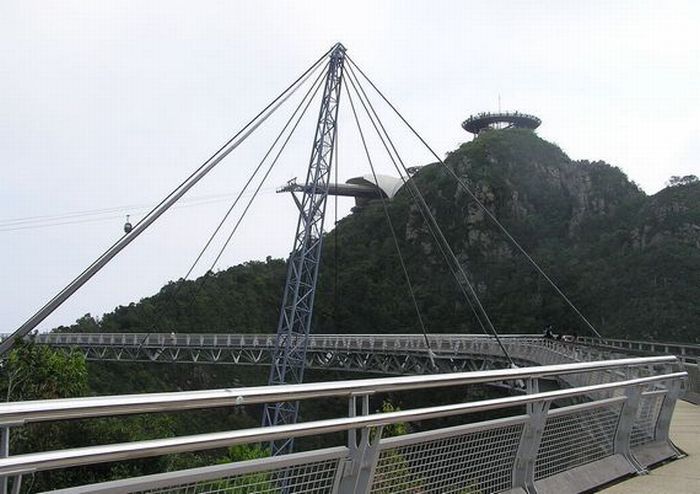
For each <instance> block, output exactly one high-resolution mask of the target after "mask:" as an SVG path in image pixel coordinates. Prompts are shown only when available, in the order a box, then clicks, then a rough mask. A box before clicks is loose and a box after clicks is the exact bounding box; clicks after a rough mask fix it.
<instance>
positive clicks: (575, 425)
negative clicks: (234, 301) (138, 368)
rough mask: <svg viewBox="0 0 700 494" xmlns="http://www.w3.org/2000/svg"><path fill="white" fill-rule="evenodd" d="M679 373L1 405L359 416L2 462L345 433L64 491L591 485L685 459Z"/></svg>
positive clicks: (454, 379)
mask: <svg viewBox="0 0 700 494" xmlns="http://www.w3.org/2000/svg"><path fill="white" fill-rule="evenodd" d="M679 368H680V363H679V362H678V360H677V359H676V358H674V357H643V358H634V359H623V360H616V361H600V362H586V363H575V364H563V365H557V366H545V367H531V368H527V369H525V368H523V369H502V370H495V371H483V372H471V373H457V374H437V375H432V376H406V377H390V378H380V379H362V380H350V381H337V382H324V383H308V384H298V385H287V386H263V387H257V388H238V389H227V390H208V391H190V392H181V393H158V394H143V395H126V396H111V397H90V398H76V399H64V400H46V401H38V402H19V403H2V404H0V425H3V426H8V425H13V426H20V424H25V423H31V422H47V421H48V422H50V421H55V420H64V419H70V418H73V417H82V418H90V417H102V416H110V415H115V416H116V415H121V414H125V413H155V412H163V411H174V410H184V409H195V408H207V407H211V406H236V405H247V404H251V403H263V402H266V401H268V400H270V399H279V400H284V401H297V400H304V399H326V398H328V397H330V396H335V397H345V398H346V399H348V404H349V407H348V408H349V411H350V413H349V416H347V417H338V418H332V419H326V420H319V421H313V422H302V423H298V424H287V425H280V426H272V427H260V428H254V429H244V430H237V431H225V432H215V433H207V434H200V435H195V436H181V437H171V438H164V439H154V440H148V441H135V442H129V443H122V444H111V445H100V446H87V447H83V448H77V449H71V450H63V451H48V452H38V453H32V454H23V455H16V456H9V457H7V458H0V475H2V476H10V477H12V479H13V482H12V485H13V486H15V487H16V486H19V484H20V479H21V477H20V476H21V475H25V474H28V473H30V472H35V471H43V470H49V469H56V468H68V467H71V466H79V465H91V464H97V463H102V462H112V461H123V460H134V459H138V458H144V457H149V456H157V455H164V454H173V453H182V452H190V451H199V450H206V449H212V448H220V447H225V446H230V445H233V444H245V443H257V442H261V441H270V440H278V439H280V438H286V437H303V436H311V435H319V434H328V433H334V432H339V431H344V432H346V433H347V444H346V445H339V446H337V447H333V448H329V449H322V450H313V451H306V452H302V453H296V454H290V455H282V456H276V457H269V458H264V459H258V460H251V461H245V462H238V463H231V464H225V465H215V466H211V467H204V468H196V469H190V470H182V471H176V472H167V473H162V474H157V475H150V476H145V477H137V478H130V479H124V480H119V481H114V482H107V483H102V484H94V485H88V486H83V487H75V488H71V489H66V490H63V491H57V492H62V493H69V492H70V493H79V492H82V493H85V492H91V493H105V494H106V493H111V494H114V493H117V492H119V493H185V492H187V493H190V492H191V493H195V492H196V493H224V492H226V493H240V494H242V493H247V492H257V493H281V492H295V493H342V494H349V493H353V494H355V493H356V494H364V493H374V494H389V493H391V494H394V493H406V494H409V493H416V492H425V493H435V494H438V493H445V492H453V493H476V492H479V493H486V492H494V493H496V492H507V493H521V494H523V493H538V492H539V493H543V494H544V493H550V492H551V493H554V492H556V493H559V492H562V491H563V490H565V491H566V492H583V491H586V490H590V489H591V488H594V487H596V486H598V485H601V484H603V483H606V482H609V481H611V480H614V479H616V478H619V477H622V476H625V475H628V474H634V473H643V472H644V471H645V469H646V468H647V467H648V466H649V465H651V464H654V463H657V462H659V461H663V460H666V459H671V458H674V457H676V456H678V454H679V453H678V451H677V450H676V449H675V448H674V447H673V445H672V444H671V443H670V441H669V440H668V428H669V424H670V417H671V414H672V412H673V408H674V405H675V401H676V399H677V397H678V393H679V390H680V386H681V382H682V380H683V379H685V378H686V377H687V374H686V373H685V372H682V371H679ZM601 373H604V374H606V375H608V378H609V379H608V381H607V382H604V383H602V384H600V383H599V384H595V383H597V382H599V381H600V380H601V379H600V377H599V376H600V374H601ZM547 376H559V377H563V376H580V377H581V379H580V382H588V383H589V384H585V385H581V386H576V387H572V388H565V389H558V390H555V391H545V392H541V391H539V389H538V383H539V381H540V379H541V378H543V377H547ZM586 376H588V377H586ZM516 379H522V380H524V381H526V382H527V386H526V389H527V392H526V393H525V394H522V395H520V396H509V397H506V398H497V399H489V400H480V401H473V402H460V401H455V402H451V403H448V404H442V405H435V406H430V407H427V408H417V409H408V410H402V411H396V412H389V413H373V412H372V411H371V409H370V401H369V397H370V396H371V395H373V394H375V393H381V392H387V391H393V392H407V391H408V390H420V389H432V388H435V387H446V386H460V388H459V389H463V387H464V386H469V385H472V384H478V383H481V384H483V383H489V382H495V381H504V380H516ZM459 395H460V393H455V396H459ZM572 403H573V404H572ZM496 409H503V410H506V409H511V410H513V412H514V415H512V416H509V417H507V418H501V419H496V420H487V421H481V422H473V423H469V421H468V420H465V422H466V423H463V424H461V425H457V426H452V427H447V428H445V427H440V426H437V428H432V429H428V430H425V431H422V432H415V433H409V434H405V435H401V436H397V437H382V432H383V430H384V428H385V427H386V426H388V425H390V424H396V423H408V424H411V423H416V422H420V423H422V424H427V423H431V422H427V421H429V420H431V419H436V418H441V417H459V416H466V415H468V414H472V413H475V412H485V411H490V410H496ZM522 410H524V411H525V413H523V412H522ZM562 486H565V489H563V488H562Z"/></svg>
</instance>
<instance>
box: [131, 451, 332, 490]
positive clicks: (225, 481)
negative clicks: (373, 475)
mask: <svg viewBox="0 0 700 494" xmlns="http://www.w3.org/2000/svg"><path fill="white" fill-rule="evenodd" d="M338 465H339V461H338V459H330V460H323V461H317V462H311V463H306V464H302V465H295V466H291V467H286V468H278V469H271V470H266V471H260V472H252V473H245V474H237V475H230V476H226V477H222V478H220V479H214V480H204V481H197V482H191V483H183V484H179V485H174V486H168V487H159V488H150V489H144V490H133V491H129V492H130V494H278V493H285V494H292V493H294V494H330V493H331V492H333V486H334V483H335V478H336V475H337V472H338Z"/></svg>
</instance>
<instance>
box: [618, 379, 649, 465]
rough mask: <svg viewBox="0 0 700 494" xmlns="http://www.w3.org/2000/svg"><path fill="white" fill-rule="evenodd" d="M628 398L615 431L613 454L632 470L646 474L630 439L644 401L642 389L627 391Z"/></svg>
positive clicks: (636, 388)
mask: <svg viewBox="0 0 700 494" xmlns="http://www.w3.org/2000/svg"><path fill="white" fill-rule="evenodd" d="M625 397H626V398H627V399H626V400H625V402H624V404H623V405H622V410H621V411H620V419H619V420H618V422H617V430H616V431H615V441H614V444H613V452H614V453H615V454H619V455H622V456H623V457H624V458H625V459H626V460H627V461H628V462H629V464H630V465H632V468H634V470H635V471H636V472H637V473H638V474H643V473H646V468H644V467H643V466H642V465H641V464H640V463H639V462H638V461H637V459H636V458H635V457H634V455H633V454H632V451H631V449H630V439H631V437H632V427H633V426H634V421H635V419H636V418H637V410H638V409H639V403H640V402H641V399H642V388H640V387H639V386H634V387H631V388H627V389H626V390H625Z"/></svg>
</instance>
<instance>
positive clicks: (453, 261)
mask: <svg viewBox="0 0 700 494" xmlns="http://www.w3.org/2000/svg"><path fill="white" fill-rule="evenodd" d="M349 73H350V74H351V75H354V74H353V72H352V68H350V71H349ZM355 79H356V78H355ZM348 80H349V81H350V83H351V84H352V85H353V88H354V89H355V91H356V92H357V94H358V96H360V92H359V91H358V90H357V88H356V87H355V82H354V81H353V78H352V77H349V78H348ZM356 80H357V79H356ZM357 83H358V85H359V80H357ZM359 87H360V88H361V89H362V90H363V88H362V86H361V85H359ZM363 91H364V90H363ZM364 94H365V97H366V93H364ZM360 100H361V101H362V103H363V106H364V101H363V100H362V99H360ZM367 104H368V105H369V106H370V108H372V110H373V113H374V115H375V116H377V113H376V111H374V107H373V106H372V103H371V101H370V100H369V99H367ZM365 111H366V112H367V115H368V116H369V117H370V120H372V122H373V125H374V120H373V119H372V117H371V115H370V112H369V110H368V109H367V107H366V106H365ZM377 121H378V122H379V125H380V126H381V128H382V129H383V130H384V133H385V134H386V137H387V140H388V141H389V142H390V143H391V147H392V149H394V152H395V153H396V155H397V158H398V159H399V162H400V163H401V166H402V168H403V169H404V171H405V173H406V175H408V169H407V168H406V166H405V164H404V162H403V160H402V159H401V157H400V155H399V153H398V152H397V151H396V147H395V146H394V144H393V141H392V140H391V138H390V137H389V135H388V133H387V132H386V128H385V127H384V125H383V124H382V122H381V119H379V117H378V116H377ZM375 130H377V132H378V133H379V129H378V128H377V127H376V125H375ZM404 183H406V181H405V182H404ZM408 183H409V184H410V185H409V189H410V188H411V186H412V188H413V190H414V191H415V192H416V196H417V198H418V202H419V204H420V207H422V209H424V210H425V212H426V214H427V216H428V219H429V221H430V223H432V225H433V228H434V229H435V232H436V233H437V235H438V237H439V239H440V242H441V243H442V244H443V245H444V249H445V251H446V253H447V257H448V259H447V262H448V264H450V263H451V264H453V266H454V268H455V269H456V271H457V272H458V273H459V275H460V276H459V278H458V280H457V282H458V285H459V287H460V289H461V290H462V293H463V295H464V296H465V299H466V300H467V301H468V303H470V305H471V302H469V297H468V295H467V293H466V292H465V290H464V284H466V285H467V288H469V292H470V294H471V296H472V299H473V300H474V303H475V304H476V307H477V309H478V312H479V313H480V314H481V317H482V318H483V319H484V321H485V323H486V325H487V326H488V328H489V330H490V332H491V333H492V335H493V337H494V338H495V340H496V342H497V343H498V346H499V347H500V349H501V351H502V352H503V354H504V356H505V357H506V358H507V359H508V361H509V363H510V364H511V365H512V366H514V365H515V363H514V361H513V359H512V358H511V356H510V354H509V353H508V350H507V349H506V348H505V346H504V345H503V342H502V341H501V338H500V337H499V335H498V331H496V327H495V326H494V324H493V322H492V321H491V319H490V317H489V315H488V313H487V312H486V309H485V308H484V306H483V304H482V303H481V300H480V299H479V296H478V294H477V293H476V290H475V288H474V286H473V285H472V283H471V282H470V281H469V278H468V276H467V274H466V272H465V271H464V268H463V267H462V265H461V263H460V262H459V261H458V260H457V256H455V254H454V251H453V250H452V247H451V246H450V244H449V242H448V241H447V239H446V238H445V235H444V234H443V232H442V229H441V228H440V226H439V225H438V223H437V220H436V219H435V216H434V215H433V214H432V212H431V211H430V208H429V207H428V204H427V203H426V202H425V198H424V197H423V195H422V193H421V192H420V190H419V189H418V187H417V186H416V184H415V182H414V181H413V180H408ZM472 308H473V306H472ZM477 319H479V322H480V324H482V328H483V323H482V322H481V319H480V318H479V317H478V316H477Z"/></svg>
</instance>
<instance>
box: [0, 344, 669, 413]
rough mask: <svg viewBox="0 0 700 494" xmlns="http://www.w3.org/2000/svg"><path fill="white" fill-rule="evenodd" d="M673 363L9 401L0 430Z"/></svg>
mask: <svg viewBox="0 0 700 494" xmlns="http://www.w3.org/2000/svg"><path fill="white" fill-rule="evenodd" d="M677 363H678V360H677V359H676V358H675V357H673V356H660V357H638V358H628V359H617V360H603V361H597V362H581V363H573V364H557V365H546V366H538V367H520V368H515V369H498V370H487V371H477V372H457V373H450V374H431V375H422V376H401V377H389V378H373V379H354V380H345V381H331V382H318V383H304V384H290V385H281V386H255V387H242V388H231V389H213V390H202V391H180V392H172V393H143V394H132V395H116V396H95V397H86V398H67V399H58V400H36V401H23V402H9V403H0V425H19V424H23V423H28V422H42V421H49V420H65V419H74V418H89V417H102V416H113V415H124V414H134V413H152V412H167V411H175V410H191V409H198V408H214V407H221V406H232V405H252V404H261V403H269V402H280V401H296V400H306V399H312V398H327V397H334V396H335V397H338V396H350V395H354V394H371V393H385V392H389V391H406V390H412V389H427V388H435V387H446V386H456V385H466V384H483V383H489V382H500V381H515V380H518V379H528V378H543V377H552V376H561V375H567V374H577V373H583V372H591V371H604V370H613V369H620V368H625V367H638V366H645V365H659V364H677Z"/></svg>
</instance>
